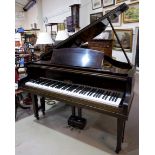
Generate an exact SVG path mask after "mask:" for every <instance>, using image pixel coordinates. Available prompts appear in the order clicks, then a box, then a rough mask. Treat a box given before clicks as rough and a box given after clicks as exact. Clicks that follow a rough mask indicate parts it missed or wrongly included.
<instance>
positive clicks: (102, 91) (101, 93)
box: [97, 90, 104, 98]
mask: <svg viewBox="0 0 155 155" xmlns="http://www.w3.org/2000/svg"><path fill="white" fill-rule="evenodd" d="M103 93H104V90H101V92H100V94H99V95H98V96H97V97H98V98H100V97H101V95H103Z"/></svg>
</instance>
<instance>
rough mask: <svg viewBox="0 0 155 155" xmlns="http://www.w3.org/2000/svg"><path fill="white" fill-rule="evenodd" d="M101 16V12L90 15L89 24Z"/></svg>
mask: <svg viewBox="0 0 155 155" xmlns="http://www.w3.org/2000/svg"><path fill="white" fill-rule="evenodd" d="M102 16H103V12H98V13H93V14H90V23H92V22H94V21H96V20H97V19H99V18H101V17H102Z"/></svg>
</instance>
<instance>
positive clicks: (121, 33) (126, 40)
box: [113, 29, 133, 52]
mask: <svg viewBox="0 0 155 155" xmlns="http://www.w3.org/2000/svg"><path fill="white" fill-rule="evenodd" d="M115 31H116V33H117V35H118V37H119V40H120V41H121V44H122V46H123V48H124V50H125V51H127V52H132V35H133V30H132V29H115ZM113 49H114V50H118V51H121V50H122V49H121V47H120V45H119V43H118V41H117V39H116V37H115V35H114V33H113Z"/></svg>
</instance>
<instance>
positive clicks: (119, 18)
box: [104, 10, 122, 27]
mask: <svg viewBox="0 0 155 155" xmlns="http://www.w3.org/2000/svg"><path fill="white" fill-rule="evenodd" d="M109 11H111V10H105V12H104V13H105V14H107V13H108V12H109ZM121 21H122V14H120V15H119V16H118V17H117V18H115V19H114V20H112V21H111V22H112V25H113V26H114V27H116V26H121ZM109 26H110V25H109Z"/></svg>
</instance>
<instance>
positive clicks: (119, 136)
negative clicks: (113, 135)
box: [115, 118, 125, 153]
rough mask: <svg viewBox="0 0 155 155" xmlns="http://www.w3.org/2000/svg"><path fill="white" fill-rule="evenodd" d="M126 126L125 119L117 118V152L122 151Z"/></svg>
mask: <svg viewBox="0 0 155 155" xmlns="http://www.w3.org/2000/svg"><path fill="white" fill-rule="evenodd" d="M124 127H125V121H124V120H123V119H120V118H118V119H117V146H116V151H115V152H116V153H119V151H121V144H122V139H123V133H124Z"/></svg>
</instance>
